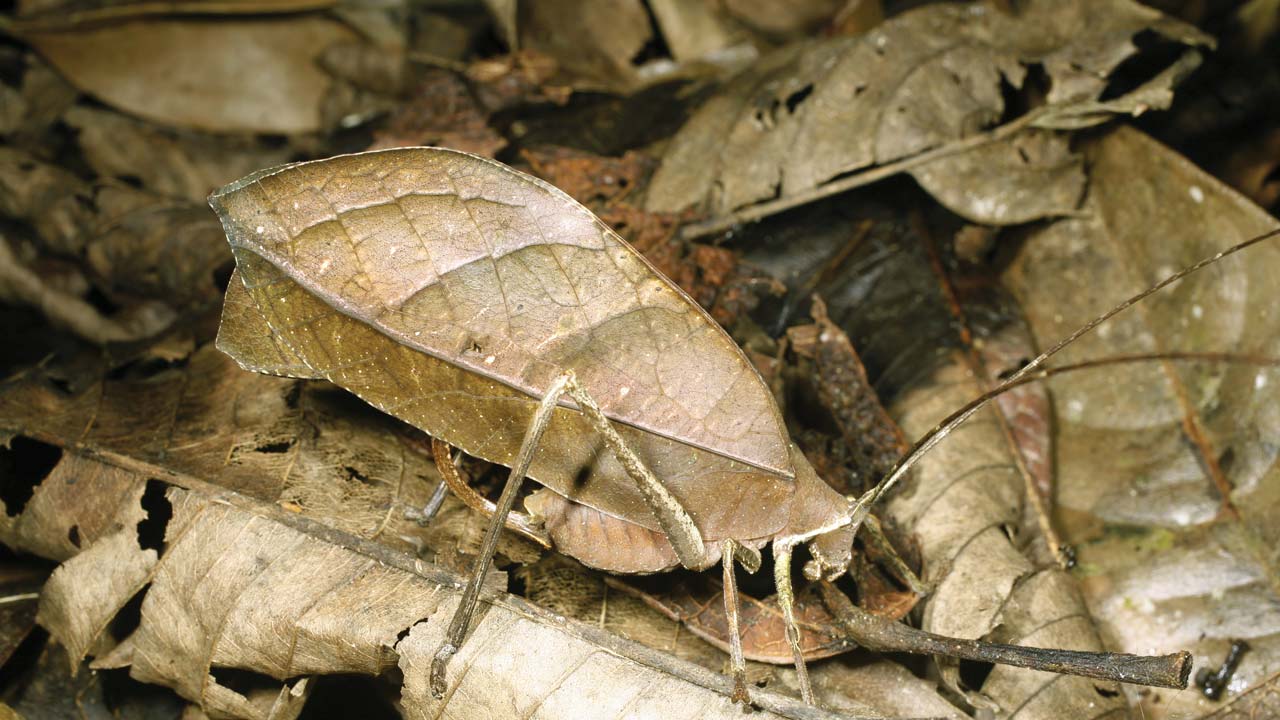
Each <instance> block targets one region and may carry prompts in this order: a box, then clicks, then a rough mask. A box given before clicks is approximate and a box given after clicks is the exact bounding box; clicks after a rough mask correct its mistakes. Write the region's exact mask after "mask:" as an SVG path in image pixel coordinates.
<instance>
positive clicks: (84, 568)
mask: <svg viewBox="0 0 1280 720" xmlns="http://www.w3.org/2000/svg"><path fill="white" fill-rule="evenodd" d="M242 374H243V373H242ZM249 377H253V376H251V375H250V376H249ZM95 454H96V455H97V458H99V459H89V458H86V457H84V456H81V455H77V454H70V453H68V454H67V455H65V456H64V458H63V460H62V463H60V464H59V465H58V467H57V468H55V470H54V473H53V475H52V476H50V477H49V478H48V479H46V480H45V482H44V483H42V484H41V485H40V486H39V487H38V488H37V489H36V496H35V497H33V499H32V501H31V502H30V503H29V504H28V505H27V507H26V509H25V510H24V512H23V514H22V515H19V516H18V517H17V518H16V521H15V523H14V525H15V526H16V527H17V528H19V530H18V531H16V532H17V533H18V535H19V536H21V537H22V538H23V541H24V542H28V543H34V542H35V539H36V537H37V536H38V535H39V533H35V534H34V535H31V536H30V537H28V536H27V535H26V534H25V529H29V528H35V527H37V526H38V524H37V521H36V520H35V516H32V517H31V518H28V513H32V512H37V511H38V508H40V507H44V506H48V504H49V503H48V502H47V501H44V500H42V499H41V498H45V497H48V498H50V499H52V498H53V496H54V494H55V493H56V492H58V491H59V490H60V488H62V487H65V486H66V483H65V482H63V481H62V480H61V479H60V478H63V477H67V476H68V475H72V474H76V473H82V472H85V471H92V472H98V473H100V475H101V476H104V477H115V478H119V479H120V480H121V481H122V482H123V487H125V488H126V489H128V491H127V492H125V493H123V494H121V495H120V496H118V497H117V498H116V502H115V504H111V503H110V502H109V500H110V499H111V498H110V497H108V496H107V495H104V494H99V493H93V494H90V493H80V496H79V497H78V498H77V501H78V502H79V504H77V503H59V504H58V505H57V508H56V510H54V512H56V514H57V524H56V525H55V528H56V530H61V527H62V526H65V525H66V524H68V523H76V524H77V525H79V526H82V527H86V528H87V527H90V525H89V523H90V521H92V520H93V519H94V518H96V517H102V516H104V515H105V516H110V517H114V518H116V519H117V520H116V522H114V523H113V524H112V527H111V530H112V532H111V533H109V534H107V535H106V536H104V537H98V536H95V535H92V534H89V533H86V534H85V535H84V536H83V537H82V543H83V544H84V545H85V546H86V547H85V549H84V552H83V553H82V554H80V555H78V556H76V557H73V558H72V559H71V560H70V561H68V562H67V563H66V564H64V565H63V566H62V568H60V569H59V570H58V572H57V573H56V574H55V578H58V581H57V582H53V583H51V584H50V585H49V587H48V588H47V589H46V594H45V596H44V597H43V598H42V610H45V611H44V612H42V618H43V619H44V620H45V621H46V622H48V623H49V629H50V630H51V632H52V633H53V634H54V635H55V636H57V637H60V638H67V639H69V640H70V641H71V642H73V643H74V646H75V647H77V648H83V647H84V645H85V644H86V642H88V641H89V639H90V637H91V636H92V635H93V631H94V630H95V628H96V629H97V630H101V629H102V628H101V627H100V625H101V623H100V622H98V620H99V619H102V618H103V616H104V615H109V612H110V611H111V610H112V609H118V608H120V607H122V606H123V605H124V604H125V603H126V602H127V601H128V600H129V598H130V597H132V595H133V594H134V593H135V592H136V591H137V589H138V587H139V586H140V581H142V580H145V581H146V583H147V588H146V591H145V595H144V597H143V601H142V608H141V610H142V612H141V623H140V625H139V626H138V628H137V630H135V631H134V632H133V633H132V634H131V635H129V636H128V637H127V638H125V639H124V640H123V641H121V642H120V643H119V644H116V645H115V646H114V647H113V648H111V649H110V652H108V653H107V654H106V655H105V656H101V657H99V658H98V660H97V661H96V663H95V664H97V665H98V666H101V667H123V666H129V667H130V674H131V675H132V676H133V677H134V678H136V679H139V680H142V681H144V682H153V683H159V684H163V685H166V686H168V687H171V688H173V689H174V690H175V691H177V692H178V693H179V695H181V696H183V697H184V698H186V699H188V700H191V701H193V702H196V703H199V704H200V705H201V706H202V707H203V709H204V710H205V712H207V713H209V715H210V716H211V717H237V718H252V719H257V718H288V717H293V716H295V715H296V713H297V711H298V710H300V709H301V705H302V703H303V702H304V701H305V698H306V695H307V692H308V690H307V688H308V687H310V685H311V680H310V678H311V677H312V676H314V675H316V674H332V673H360V674H379V673H381V672H383V671H385V670H387V669H389V668H391V667H394V666H395V665H397V664H398V665H399V667H400V669H401V670H402V671H403V672H404V676H405V695H404V697H403V699H402V702H403V703H404V707H405V710H406V712H407V713H408V714H409V715H410V716H412V717H419V716H424V717H425V716H432V714H433V713H436V712H439V711H440V710H441V709H442V704H441V703H440V702H439V701H437V700H435V699H433V698H431V697H430V696H429V694H428V693H427V692H426V668H427V666H428V665H429V658H430V656H431V655H433V654H434V652H435V648H436V646H437V645H438V644H439V642H440V641H441V639H442V638H443V633H444V629H445V626H446V624H447V623H445V622H443V619H444V618H447V617H448V616H449V614H450V613H451V611H452V605H453V604H455V603H456V602H457V598H458V595H459V588H460V586H461V582H460V579H459V578H458V577H457V576H453V575H448V574H446V573H444V572H443V571H441V570H439V569H438V568H435V567H433V566H429V565H426V564H424V563H422V562H421V561H420V560H417V559H416V558H414V557H413V556H412V555H407V554H404V553H400V552H396V551H394V550H391V549H389V548H387V547H386V546H384V545H379V544H374V543H371V542H368V541H362V540H361V539H360V538H358V537H356V536H353V535H349V534H347V533H345V532H343V531H341V530H338V529H336V528H332V527H330V526H326V525H322V524H320V523H317V522H315V521H314V520H312V519H310V518H306V517H300V516H298V515H296V514H293V513H290V512H287V511H285V510H282V509H279V508H277V507H276V506H274V505H271V504H268V503H263V502H260V501H255V500H252V499H250V498H248V497H246V496H242V495H239V494H237V493H233V492H228V491H225V490H221V489H219V488H217V487H216V486H213V485H210V484H208V483H206V482H204V481H202V480H199V479H197V478H194V477H191V476H189V475H183V474H179V473H174V472H172V471H169V470H168V469H166V468H163V467H160V466H156V465H151V464H148V463H146V462H142V461H139V460H135V459H132V458H128V457H127V456H124V455H120V454H118V453H113V452H109V451H95ZM109 463H115V464H114V465H112V464H109ZM122 466H128V467H127V469H126V468H125V467H122ZM156 475H158V476H162V477H165V478H166V480H167V481H168V482H170V483H175V484H176V486H174V487H172V488H170V490H169V491H168V499H169V502H170V504H171V512H172V518H171V519H170V520H168V524H167V529H166V532H165V544H164V548H163V551H162V553H161V554H160V557H159V560H158V562H156V561H155V560H154V558H153V557H151V558H150V560H149V561H148V562H149V563H154V567H145V565H147V563H144V566H138V565H137V564H136V555H137V553H136V552H126V553H123V554H121V553H118V552H111V551H110V548H111V547H113V546H116V541H117V539H119V540H120V541H123V542H125V543H126V544H127V543H130V542H136V537H137V535H136V533H137V530H136V525H137V521H138V520H139V519H140V518H141V517H142V513H141V512H140V510H141V508H140V507H139V505H138V497H139V495H140V492H138V490H139V489H140V488H141V487H142V486H143V485H144V484H145V483H144V479H145V478H146V477H147V476H156ZM104 487H106V486H104ZM56 530H55V531H56ZM62 537H64V538H65V534H63V535H62ZM95 540H96V542H95ZM103 543H106V544H107V549H99V546H100V545H101V544H103ZM147 553H150V554H151V555H152V556H153V555H154V551H144V552H143V555H147ZM81 558H86V559H85V560H83V561H82V560H81ZM142 559H144V560H147V559H148V558H145V557H144V558H142ZM140 571H141V572H140ZM93 588H100V590H98V591H93ZM86 602H88V603H90V604H89V605H88V606H85V605H82V604H81V603H86ZM488 604H489V607H488V608H487V611H486V613H485V615H484V618H485V619H484V621H483V622H481V623H480V624H479V625H478V626H477V627H476V629H475V634H474V637H473V638H472V641H471V642H469V643H468V644H467V646H466V647H465V648H464V649H463V650H462V652H461V653H460V654H459V657H458V658H457V659H456V662H457V663H459V664H458V667H460V668H464V669H465V672H459V673H458V674H456V675H455V676H454V679H455V683H457V684H456V685H454V686H453V687H452V688H451V690H450V693H449V695H448V703H449V708H450V710H451V712H453V713H456V714H457V715H458V716H460V717H485V716H487V713H490V712H493V711H494V709H495V708H504V707H506V708H510V707H518V708H520V707H523V708H535V707H541V708H543V709H544V710H543V711H544V712H552V714H553V715H555V714H556V713H555V712H553V710H554V709H555V708H557V707H559V708H562V709H564V708H572V707H582V704H583V703H590V705H589V707H592V708H594V709H595V712H593V713H591V714H592V715H593V716H600V715H599V709H600V708H602V707H604V708H607V707H611V706H610V705H609V703H620V704H621V705H620V706H618V707H617V708H616V710H615V711H614V712H615V713H616V714H617V716H619V717H621V716H626V717H632V716H634V714H635V713H637V712H642V711H643V709H644V708H645V707H648V706H647V705H646V703H649V702H663V703H665V702H666V701H667V700H668V699H669V697H672V696H678V697H680V698H681V699H682V703H685V704H687V707H688V709H689V713H690V717H732V716H736V715H737V714H738V713H740V712H741V710H740V709H739V708H738V707H737V706H736V705H734V704H733V703H732V702H731V701H730V700H729V698H728V690H729V686H730V684H731V682H730V681H729V680H728V679H727V678H725V677H724V676H722V675H719V674H718V673H711V672H708V671H706V670H703V669H702V668H699V667H697V666H693V665H689V664H687V663H683V662H681V661H679V660H676V659H674V658H671V657H669V656H666V655H664V654H661V653H655V652H654V651H650V650H645V649H642V648H640V647H639V646H636V645H633V644H630V643H627V642H625V641H622V640H619V639H617V638H616V637H614V636H612V635H609V634H607V633H604V632H602V631H599V630H596V629H594V628H591V627H588V626H584V625H581V624H578V623H574V622H567V621H566V620H565V619H564V617H563V616H557V615H553V614H552V613H550V612H547V611H545V610H541V609H538V608H536V607H534V606H532V605H529V604H528V603H527V602H524V601H522V600H519V599H517V598H513V597H510V596H499V597H496V598H493V599H492V600H490V601H488ZM86 621H87V622H86ZM499 638H500V639H501V642H502V643H503V648H504V650H505V649H508V648H510V649H512V650H511V651H509V652H508V651H504V652H493V651H492V648H493V645H494V643H493V640H496V639H499ZM516 648H526V649H527V651H528V652H534V653H537V657H536V662H532V661H525V662H521V661H520V658H519V657H518V652H519V651H518V650H515V649H516ZM530 660H532V658H530ZM223 668H235V669H240V670H247V671H249V672H251V673H257V674H259V675H261V676H264V677H262V678H261V682H259V683H257V684H256V686H255V687H256V690H255V691H253V692H248V691H245V690H244V688H242V687H239V686H237V688H232V687H229V686H227V685H224V684H223V683H222V682H220V681H219V674H220V672H221V669H223ZM517 668H518V670H517ZM268 678H274V680H269V679H268ZM655 688H659V689H660V690H661V691H660V692H655V691H654V689H655ZM606 699H607V702H605V701H606ZM755 699H756V700H757V702H758V703H759V704H760V705H761V706H763V707H764V708H765V709H766V711H765V712H764V714H763V715H762V717H778V716H779V715H777V714H775V712H782V713H785V714H787V715H789V716H791V715H793V713H795V712H801V713H803V714H804V716H805V717H819V718H825V717H833V716H829V715H827V714H825V713H821V712H817V711H813V710H809V709H805V710H801V709H800V707H799V706H798V704H796V703H795V702H794V701H789V700H786V699H784V698H780V697H778V696H774V695H771V694H768V693H763V692H757V693H756V694H755ZM658 707H659V706H656V705H655V706H653V710H654V711H656V710H657V709H658ZM566 712H567V710H566ZM642 714H643V713H642ZM606 716H609V715H607V714H606Z"/></svg>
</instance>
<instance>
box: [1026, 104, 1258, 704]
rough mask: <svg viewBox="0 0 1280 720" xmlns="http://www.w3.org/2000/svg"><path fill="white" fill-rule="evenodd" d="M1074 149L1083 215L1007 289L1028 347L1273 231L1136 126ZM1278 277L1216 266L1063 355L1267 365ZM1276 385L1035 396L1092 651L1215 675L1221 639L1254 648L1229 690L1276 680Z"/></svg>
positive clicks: (1158, 374) (1190, 376) (1053, 233)
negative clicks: (1095, 647)
mask: <svg viewBox="0 0 1280 720" xmlns="http://www.w3.org/2000/svg"><path fill="white" fill-rule="evenodd" d="M1087 152H1088V155H1089V157H1090V163H1091V165H1092V166H1093V168H1094V169H1093V172H1092V177H1093V182H1092V188H1091V191H1090V197H1089V201H1088V204H1087V205H1086V208H1087V209H1088V210H1089V211H1090V215H1089V217H1087V218H1082V219H1080V220H1073V221H1068V222H1064V223H1059V224H1056V225H1054V226H1050V227H1049V228H1046V229H1044V230H1043V231H1040V232H1037V233H1035V234H1033V235H1032V237H1030V238H1029V239H1028V245H1027V246H1026V248H1025V249H1024V251H1023V253H1022V255H1021V258H1020V260H1019V262H1018V264H1017V265H1015V266H1014V269H1013V273H1012V274H1011V277H1010V279H1011V281H1012V284H1013V287H1014V288H1015V290H1016V292H1017V293H1018V295H1019V297H1020V300H1021V302H1022V304H1023V307H1024V309H1025V310H1026V312H1027V316H1028V318H1029V320H1030V322H1031V325H1032V328H1033V330H1034V332H1035V333H1036V336H1037V337H1038V338H1039V340H1040V344H1041V346H1044V345H1045V344H1047V343H1051V342H1053V341H1054V340H1056V339H1057V338H1059V337H1061V336H1062V335H1063V334H1064V333H1066V332H1068V331H1069V330H1071V329H1074V328H1075V327H1076V326H1077V325H1078V324H1079V323H1080V322H1081V321H1082V320H1083V319H1085V318H1091V317H1093V316H1094V315H1096V314H1097V313H1098V312H1100V311H1101V310H1103V309H1107V308H1109V307H1110V306H1111V305H1113V304H1114V303H1116V302H1117V301H1118V300H1120V299H1122V298H1124V297H1126V296H1128V295H1129V294H1131V293H1132V292H1136V291H1137V290H1140V289H1142V288H1145V287H1147V286H1148V285H1149V284H1151V283H1153V282H1155V281H1156V280H1159V279H1163V278H1164V277H1167V276H1168V275H1169V274H1171V273H1172V272H1173V271H1174V270H1177V269H1180V268H1182V267H1183V266H1185V265H1186V264H1189V263H1190V262H1192V261H1194V260H1196V259H1199V258H1202V257H1205V256H1207V255H1210V254H1212V253H1214V252H1216V251H1218V250H1220V249H1223V248H1226V247H1228V246H1230V245H1232V244H1235V243H1237V242H1240V241H1241V240H1244V239H1246V238H1249V237H1252V236H1254V235H1257V234H1259V233H1262V232H1265V231H1270V230H1274V229H1275V228H1276V227H1277V223H1276V220H1275V219H1274V218H1272V217H1270V216H1268V215H1266V214H1265V213H1264V212H1262V211H1261V210H1259V209H1258V208H1256V207H1255V206H1253V205H1251V204H1250V203H1249V202H1248V201H1247V200H1244V199H1243V198H1241V197H1240V196H1239V195H1237V194H1235V193H1234V192H1233V191H1231V190H1229V189H1227V188H1225V187H1224V186H1223V185H1221V184H1220V183H1218V182H1217V181H1216V180H1214V179H1213V178H1211V177H1209V176H1207V175H1206V174H1204V173H1203V172H1202V171H1200V170H1198V169H1196V168H1195V167H1193V166H1191V165H1190V163H1188V162H1187V161H1186V160H1184V159H1183V158H1182V157H1181V156H1179V155H1177V154H1176V153H1174V152H1172V151H1170V150H1168V149H1167V148H1164V147H1163V146H1161V145H1159V144H1157V143H1156V142H1154V141H1152V140H1150V139H1148V138H1147V137H1146V136H1143V135H1141V134H1140V133H1138V132H1137V131H1133V130H1128V129H1118V130H1117V131H1115V132H1112V133H1110V134H1108V135H1107V136H1105V137H1104V138H1102V139H1101V140H1099V141H1096V142H1093V143H1091V144H1090V145H1089V146H1088V147H1087ZM1135 176H1137V177H1142V178H1146V179H1147V180H1146V181H1144V182H1143V183H1134V182H1133V180H1132V179H1133V178H1134V177H1135ZM1277 267H1280V248H1277V246H1276V245H1275V244H1272V243H1264V244H1262V245H1259V246H1257V247H1255V248H1251V249H1250V250H1248V251H1246V253H1245V254H1241V255H1237V256H1234V257H1230V258H1227V259H1225V260H1223V261H1221V262H1219V263H1217V264H1215V265H1213V266H1211V267H1210V268H1208V269H1206V270H1204V271H1201V272H1199V273H1196V274H1195V275H1192V276H1190V277H1188V278H1186V279H1184V280H1182V281H1180V282H1178V283H1177V284H1176V285H1175V286H1173V287H1171V288H1168V289H1166V290H1164V291H1163V292H1161V293H1159V294H1157V295H1155V296H1153V297H1151V298H1148V299H1147V300H1146V301H1144V302H1143V303H1142V304H1141V305H1140V306H1138V307H1136V308H1134V309H1133V310H1130V311H1128V312H1126V313H1125V314H1123V315H1120V316H1117V317H1116V318H1114V319H1112V320H1110V321H1108V322H1107V323H1106V324H1104V325H1102V326H1101V327H1099V328H1098V329H1097V330H1096V331H1094V332H1093V333H1091V334H1090V335H1088V336H1086V337H1085V338H1083V339H1082V340H1080V341H1079V342H1078V343H1076V344H1075V345H1073V346H1072V347H1070V348H1068V349H1067V350H1066V351H1064V353H1063V359H1062V361H1061V362H1072V361H1078V360H1081V359H1085V358H1094V357H1106V356H1111V355H1115V354H1117V353H1121V352H1150V351H1153V350H1156V351H1169V350H1201V351H1204V350H1214V351H1229V352H1238V353H1257V354H1260V355H1264V356H1272V357H1274V356H1276V355H1278V354H1280V345H1278V344H1277V343H1278V342H1280V328H1277V325H1276V323H1277V316H1276V313H1275V298H1276V296H1277V294H1280V287H1277V278H1278V277H1280V274H1277V272H1276V268H1277ZM1068 288H1071V289H1070V290H1068ZM1081 288H1084V290H1083V291H1082V290H1081ZM1276 387H1277V382H1276V374H1275V372H1274V370H1271V369H1260V368H1257V367H1254V366H1249V365H1235V364H1212V365H1206V364H1199V363H1193V364H1183V363H1178V364H1167V363H1154V364H1143V365H1134V366H1130V367H1117V368H1114V369H1111V370H1109V371H1107V372H1101V373H1081V374H1078V375H1076V376H1074V377H1064V378H1062V379H1061V381H1057V382H1054V383H1052V385H1051V389H1052V392H1053V397H1054V408H1055V411H1056V412H1055V418H1054V420H1055V425H1056V427H1057V457H1058V462H1057V466H1058V473H1059V479H1058V504H1059V508H1060V517H1061V518H1062V520H1063V526H1064V528H1065V530H1066V532H1067V535H1068V538H1067V539H1068V540H1069V541H1071V542H1074V543H1076V544H1077V547H1078V550H1079V555H1080V574H1081V575H1082V576H1083V578H1084V582H1083V589H1084V591H1085V596H1086V599H1087V600H1088V605H1089V610H1090V611H1091V613H1092V614H1093V616H1094V617H1095V618H1097V620H1098V622H1099V624H1100V629H1101V630H1102V633H1103V637H1104V639H1105V640H1106V642H1107V643H1108V645H1109V646H1111V647H1112V649H1114V650H1117V651H1129V652H1133V651H1140V652H1144V653H1145V652H1163V651H1170V650H1174V649H1190V650H1192V651H1193V652H1194V653H1195V655H1196V661H1197V665H1198V666H1201V667H1203V666H1205V665H1213V666H1215V667H1216V665H1218V664H1220V663H1221V662H1222V659H1223V657H1225V655H1226V648H1227V646H1228V645H1229V644H1230V641H1231V640H1233V639H1237V638H1239V639H1246V640H1248V641H1249V642H1250V644H1251V645H1252V647H1253V648H1254V649H1253V650H1251V651H1250V652H1247V653H1245V655H1244V657H1243V659H1242V661H1241V664H1240V667H1239V668H1238V670H1237V672H1236V675H1235V680H1234V681H1233V683H1232V685H1231V687H1230V688H1229V689H1228V692H1229V693H1235V692H1239V691H1242V690H1244V689H1246V688H1248V687H1251V686H1254V685H1256V684H1258V683H1261V682H1263V681H1264V680H1265V679H1266V678H1267V677H1269V676H1270V675H1272V674H1274V673H1275V672H1276V671H1277V669H1280V653H1277V652H1276V648H1277V644H1276V643H1275V641H1274V640H1275V638H1277V637H1280V610H1278V608H1280V600H1278V598H1280V594H1278V591H1277V588H1280V581H1278V578H1280V556H1277V554H1276V548H1277V547H1280V535H1278V534H1277V533H1278V532H1280V526H1278V525H1277V524H1276V522H1275V518H1276V517H1277V513H1278V512H1280V505H1277V502H1278V496H1277V488H1280V482H1277V464H1276V452H1275V448H1276V447H1277V446H1278V445H1280V442H1278V441H1277V438H1278V437H1280V420H1278V419H1277V416H1276V413H1275V409H1276V407H1277V404H1276V402H1275V397H1276V396H1275V393H1276ZM1141 700H1142V710H1143V712H1144V713H1145V714H1146V716H1147V717H1152V718H1154V717H1182V716H1197V715H1200V714H1203V713H1205V712H1208V711H1210V710H1212V709H1214V707H1215V704H1214V703H1211V702H1209V701H1207V700H1206V699H1204V698H1203V697H1201V696H1200V695H1199V694H1198V693H1194V692H1180V693H1173V694H1169V693H1164V692H1158V693H1157V692H1150V693H1147V694H1144V695H1142V696H1141Z"/></svg>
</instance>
